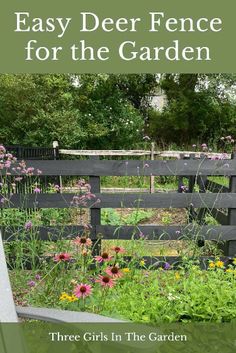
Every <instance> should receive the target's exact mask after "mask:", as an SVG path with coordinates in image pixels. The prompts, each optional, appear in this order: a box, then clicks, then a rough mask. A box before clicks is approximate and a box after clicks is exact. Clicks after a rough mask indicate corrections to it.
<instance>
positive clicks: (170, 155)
mask: <svg viewBox="0 0 236 353" xmlns="http://www.w3.org/2000/svg"><path fill="white" fill-rule="evenodd" d="M59 153H60V154H64V155H69V156H148V155H151V151H149V150H66V149H60V150H59ZM153 154H154V155H156V156H158V157H163V158H179V157H180V155H183V156H184V157H189V156H190V155H192V154H194V156H195V158H201V156H202V155H204V156H205V157H206V158H219V159H231V155H230V154H227V153H216V152H194V151H153Z"/></svg>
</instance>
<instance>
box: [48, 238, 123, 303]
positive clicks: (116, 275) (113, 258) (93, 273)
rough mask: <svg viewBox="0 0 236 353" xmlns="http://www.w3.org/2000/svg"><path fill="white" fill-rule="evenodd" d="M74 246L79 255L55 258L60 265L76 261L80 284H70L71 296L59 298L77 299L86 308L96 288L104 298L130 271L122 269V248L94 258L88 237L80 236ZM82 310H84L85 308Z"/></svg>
mask: <svg viewBox="0 0 236 353" xmlns="http://www.w3.org/2000/svg"><path fill="white" fill-rule="evenodd" d="M72 244H73V245H75V246H76V248H77V253H76V254H74V256H73V255H72V254H69V253H60V254H57V255H55V256H54V262H57V263H58V264H59V263H65V262H70V261H71V260H72V259H74V262H75V263H77V265H78V266H79V267H80V269H79V273H78V278H79V279H80V282H79V280H75V279H74V280H73V281H71V282H70V285H72V287H73V289H72V290H71V293H70V294H67V293H66V292H64V291H63V292H62V293H61V296H60V298H59V300H60V301H61V302H74V301H75V300H72V299H74V298H76V300H80V301H79V304H80V302H81V300H82V302H83V305H84V306H85V300H86V299H87V298H89V297H90V296H91V295H92V294H93V291H94V289H95V288H96V291H99V288H100V290H101V291H102V292H103V293H104V294H103V295H102V298H103V297H104V296H106V293H107V291H108V290H109V289H111V288H113V287H114V286H115V285H116V284H117V282H118V281H119V280H120V279H122V277H123V276H124V275H125V274H127V273H128V272H129V271H130V270H129V268H127V267H126V268H124V269H122V268H121V267H120V260H122V257H121V258H120V255H122V254H124V253H125V249H124V248H122V247H120V246H114V247H112V248H111V249H110V251H112V253H110V252H109V251H104V252H102V253H101V255H96V256H93V255H92V251H91V247H92V240H91V239H90V238H89V237H88V236H84V235H82V236H81V235H79V236H77V237H76V238H75V239H74V240H73V241H72ZM85 254H86V256H85ZM80 255H82V258H80ZM79 259H80V260H79ZM89 259H90V260H89ZM121 262H122V261H121ZM91 263H93V264H95V265H96V267H95V270H90V268H89V266H90V264H91ZM81 309H84V307H83V308H81Z"/></svg>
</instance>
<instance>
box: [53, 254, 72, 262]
mask: <svg viewBox="0 0 236 353" xmlns="http://www.w3.org/2000/svg"><path fill="white" fill-rule="evenodd" d="M70 259H71V256H70V254H68V253H61V254H58V255H56V256H54V261H55V262H60V261H63V262H67V261H70Z"/></svg>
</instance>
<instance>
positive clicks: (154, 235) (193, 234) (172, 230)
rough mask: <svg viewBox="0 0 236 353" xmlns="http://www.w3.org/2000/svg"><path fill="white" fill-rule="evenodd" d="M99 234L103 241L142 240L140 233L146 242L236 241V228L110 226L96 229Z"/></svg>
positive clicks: (190, 225)
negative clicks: (188, 240)
mask: <svg viewBox="0 0 236 353" xmlns="http://www.w3.org/2000/svg"><path fill="white" fill-rule="evenodd" d="M96 232H97V234H99V233H100V234H101V235H102V239H121V240H126V239H132V238H134V239H140V233H141V234H142V235H143V236H144V237H145V239H146V240H165V241H167V240H187V239H192V238H194V239H196V240H197V239H199V238H200V239H202V238H205V239H206V240H216V241H221V240H233V239H236V226H197V225H192V224H189V225H181V226H157V225H143V226H138V227H134V226H120V227H118V226H110V225H102V226H97V227H96Z"/></svg>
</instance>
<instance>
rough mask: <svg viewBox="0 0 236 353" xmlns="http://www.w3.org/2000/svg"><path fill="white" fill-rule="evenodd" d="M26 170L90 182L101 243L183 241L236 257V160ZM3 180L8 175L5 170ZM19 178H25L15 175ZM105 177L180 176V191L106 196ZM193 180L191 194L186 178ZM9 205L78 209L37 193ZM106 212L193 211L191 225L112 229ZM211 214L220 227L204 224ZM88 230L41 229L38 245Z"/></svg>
mask: <svg viewBox="0 0 236 353" xmlns="http://www.w3.org/2000/svg"><path fill="white" fill-rule="evenodd" d="M26 164H27V165H28V166H30V167H32V168H34V170H37V169H39V170H40V171H41V174H40V176H38V177H37V178H44V177H49V176H50V177H58V176H62V177H68V176H69V177H71V176H73V177H79V178H81V177H89V183H90V185H91V192H92V193H93V194H95V197H96V200H99V202H94V200H91V204H90V205H88V207H89V208H90V214H91V226H92V228H91V235H90V237H91V238H92V239H93V240H97V239H122V240H129V239H139V238H140V234H142V235H144V236H145V237H146V239H147V240H160V239H161V240H184V239H193V240H195V241H196V242H200V243H201V242H204V241H205V240H214V241H217V242H219V243H223V244H224V247H223V249H224V255H225V256H227V257H230V256H231V257H232V256H234V255H235V253H236V159H235V158H234V156H232V159H231V160H223V159H222V160H209V159H208V158H202V159H194V158H193V156H192V158H191V159H180V160H153V161H150V160H147V161H140V160H128V161H124V160H119V161H118V160H99V159H97V158H93V159H90V160H41V161H40V160H28V161H27V162H26ZM2 173H3V174H4V170H2ZM11 174H12V175H13V176H14V175H17V176H19V175H20V174H21V172H20V171H19V170H17V168H16V166H15V168H14V170H11ZM103 176H118V177H119V176H140V177H141V176H149V177H150V176H177V177H178V178H179V186H178V190H177V191H176V192H173V191H172V192H157V193H152V194H151V193H150V194H149V193H140V192H138V193H137V192H136V193H126V192H125V189H124V192H123V193H112V194H108V193H102V192H101V182H100V178H101V177H103ZM212 176H224V177H226V178H229V180H230V183H229V187H224V186H222V185H220V184H217V183H215V182H213V181H210V180H209V177H212ZM184 177H185V178H187V179H188V185H187V188H185V187H183V178H184ZM8 197H9V202H8V203H2V204H1V208H22V207H23V208H29V209H30V208H32V209H35V208H37V209H44V208H57V209H58V208H69V207H71V205H72V204H73V197H74V195H73V194H72V193H64V192H62V193H47V192H44V193H37V194H24V195H22V194H20V193H15V194H14V193H13V194H11V195H8ZM102 208H134V209H135V208H156V209H163V208H168V209H174V208H180V209H188V210H189V215H190V216H189V224H183V225H176V226H159V225H142V226H119V225H117V226H115V225H114V226H111V225H102V224H101V209H102ZM206 213H210V214H211V215H212V216H213V217H214V218H215V219H217V220H218V221H219V223H220V224H219V225H206V224H204V215H205V214H206ZM82 230H83V226H80V225H68V226H55V227H46V226H40V227H38V228H37V231H38V235H37V237H38V238H37V239H39V240H44V241H47V240H53V241H56V240H57V239H58V238H59V237H60V239H61V238H65V239H73V238H75V237H76V236H78V234H79V232H81V231H82ZM3 239H4V240H7V241H9V240H10V241H12V240H14V232H11V229H10V228H9V227H8V228H6V229H3ZM145 260H146V263H147V265H148V264H154V263H155V264H157V265H158V264H161V263H163V261H165V262H166V261H168V262H169V263H174V262H175V261H179V260H180V259H178V258H177V257H165V258H163V257H154V258H149V257H146V258H145Z"/></svg>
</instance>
